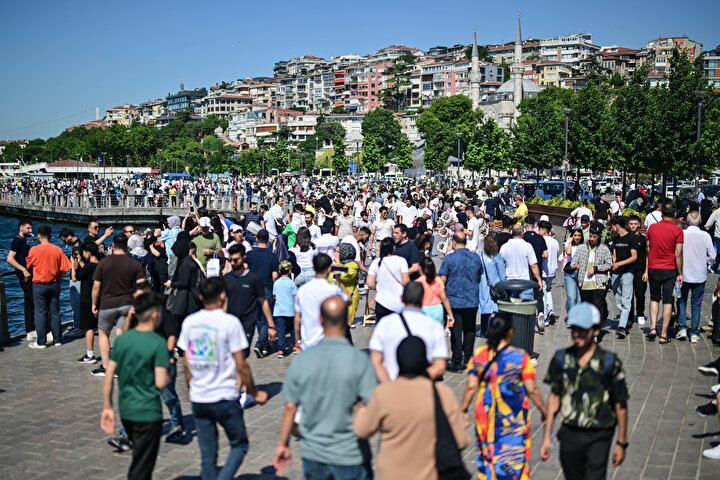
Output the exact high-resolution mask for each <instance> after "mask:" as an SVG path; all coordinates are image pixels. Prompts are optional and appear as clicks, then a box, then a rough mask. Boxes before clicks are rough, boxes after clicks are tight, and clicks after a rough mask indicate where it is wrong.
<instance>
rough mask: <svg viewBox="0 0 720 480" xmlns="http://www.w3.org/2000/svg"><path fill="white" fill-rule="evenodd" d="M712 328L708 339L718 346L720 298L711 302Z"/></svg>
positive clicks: (719, 345) (719, 344)
mask: <svg viewBox="0 0 720 480" xmlns="http://www.w3.org/2000/svg"><path fill="white" fill-rule="evenodd" d="M712 322H713V326H712V330H711V331H710V340H711V341H712V343H713V345H715V346H716V347H720V298H716V299H715V301H714V302H713V304H712Z"/></svg>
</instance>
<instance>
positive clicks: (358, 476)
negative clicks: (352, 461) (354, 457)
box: [303, 458, 369, 480]
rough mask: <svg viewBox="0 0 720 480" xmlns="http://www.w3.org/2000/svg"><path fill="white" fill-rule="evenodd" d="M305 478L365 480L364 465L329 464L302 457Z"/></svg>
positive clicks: (316, 479)
mask: <svg viewBox="0 0 720 480" xmlns="http://www.w3.org/2000/svg"><path fill="white" fill-rule="evenodd" d="M303 473H304V475H303V478H304V479H305V480H329V479H332V480H367V479H368V478H369V477H368V474H367V470H366V467H365V466H364V465H330V464H327V463H320V462H315V461H313V460H307V459H305V458H303Z"/></svg>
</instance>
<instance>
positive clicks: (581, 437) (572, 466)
mask: <svg viewBox="0 0 720 480" xmlns="http://www.w3.org/2000/svg"><path fill="white" fill-rule="evenodd" d="M614 433H615V431H614V430H613V429H610V430H582V429H575V428H569V427H566V426H563V427H562V428H560V431H559V432H558V434H557V438H558V440H559V441H560V464H561V465H562V469H563V474H564V475H565V480H604V479H605V478H606V476H607V464H608V457H609V454H610V446H611V445H612V439H613V434H614Z"/></svg>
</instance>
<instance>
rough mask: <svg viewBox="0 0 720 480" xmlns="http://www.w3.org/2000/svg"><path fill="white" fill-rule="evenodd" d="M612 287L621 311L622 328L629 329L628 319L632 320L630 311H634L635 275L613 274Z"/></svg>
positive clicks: (630, 273) (611, 278) (628, 273)
mask: <svg viewBox="0 0 720 480" xmlns="http://www.w3.org/2000/svg"><path fill="white" fill-rule="evenodd" d="M610 285H611V286H612V291H613V294H614V295H615V304H617V307H618V310H620V328H625V327H627V324H628V318H630V310H631V309H632V299H633V274H632V272H626V273H621V274H617V273H613V274H612V275H611V277H610Z"/></svg>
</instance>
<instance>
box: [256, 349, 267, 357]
mask: <svg viewBox="0 0 720 480" xmlns="http://www.w3.org/2000/svg"><path fill="white" fill-rule="evenodd" d="M253 352H255V355H256V356H257V357H258V358H265V357H267V355H268V351H267V350H260V347H255V348H253Z"/></svg>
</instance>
